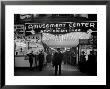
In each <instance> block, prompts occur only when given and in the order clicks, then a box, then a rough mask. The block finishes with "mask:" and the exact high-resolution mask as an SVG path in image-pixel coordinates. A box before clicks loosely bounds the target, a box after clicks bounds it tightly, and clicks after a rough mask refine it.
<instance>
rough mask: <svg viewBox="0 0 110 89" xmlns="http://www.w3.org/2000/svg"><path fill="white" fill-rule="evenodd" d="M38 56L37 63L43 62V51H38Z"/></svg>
mask: <svg viewBox="0 0 110 89" xmlns="http://www.w3.org/2000/svg"><path fill="white" fill-rule="evenodd" d="M38 58H39V64H43V62H44V54H43V53H40V54H39V55H38Z"/></svg>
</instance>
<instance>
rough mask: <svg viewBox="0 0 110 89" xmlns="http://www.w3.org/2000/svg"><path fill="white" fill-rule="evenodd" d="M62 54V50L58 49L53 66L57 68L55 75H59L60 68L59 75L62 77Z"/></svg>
mask: <svg viewBox="0 0 110 89" xmlns="http://www.w3.org/2000/svg"><path fill="white" fill-rule="evenodd" d="M62 58H63V56H62V53H61V52H60V49H59V48H58V49H57V52H56V53H55V54H54V59H53V66H54V67H55V75H57V72H58V67H59V75H61V64H62Z"/></svg>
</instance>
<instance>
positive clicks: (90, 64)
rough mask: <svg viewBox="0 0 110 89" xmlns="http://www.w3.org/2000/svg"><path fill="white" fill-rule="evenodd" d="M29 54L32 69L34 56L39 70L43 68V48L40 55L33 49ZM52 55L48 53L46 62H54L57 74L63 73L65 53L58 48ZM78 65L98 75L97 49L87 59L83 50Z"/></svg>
mask: <svg viewBox="0 0 110 89" xmlns="http://www.w3.org/2000/svg"><path fill="white" fill-rule="evenodd" d="M27 56H28V57H29V63H30V67H29V68H30V70H33V67H32V65H33V58H35V64H36V68H37V69H38V70H39V71H42V70H43V67H44V61H45V55H44V52H43V50H41V51H40V53H39V54H38V55H35V54H33V51H31V53H29V54H27ZM51 56H52V55H51V54H47V56H46V64H47V63H49V62H50V63H52V66H53V67H54V69H55V75H57V74H59V75H61V64H62V61H64V60H63V58H64V55H63V53H61V51H60V48H57V50H56V52H55V53H54V55H53V57H51ZM64 64H65V63H64ZM78 66H79V70H80V71H81V72H84V73H88V74H92V75H97V56H96V54H95V51H93V50H92V51H90V54H89V55H88V60H86V57H85V52H84V51H82V55H81V56H80V60H79V62H78ZM58 71H59V72H58Z"/></svg>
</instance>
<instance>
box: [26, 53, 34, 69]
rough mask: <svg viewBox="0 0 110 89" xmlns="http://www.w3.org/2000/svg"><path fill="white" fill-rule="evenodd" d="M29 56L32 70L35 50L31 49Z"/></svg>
mask: <svg viewBox="0 0 110 89" xmlns="http://www.w3.org/2000/svg"><path fill="white" fill-rule="evenodd" d="M27 56H28V57H29V63H30V70H32V64H33V57H34V54H33V51H31V53H29V54H27Z"/></svg>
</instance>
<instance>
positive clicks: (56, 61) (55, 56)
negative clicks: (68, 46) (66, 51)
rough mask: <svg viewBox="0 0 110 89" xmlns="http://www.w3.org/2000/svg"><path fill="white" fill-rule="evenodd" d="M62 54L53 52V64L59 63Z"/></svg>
mask: <svg viewBox="0 0 110 89" xmlns="http://www.w3.org/2000/svg"><path fill="white" fill-rule="evenodd" d="M62 58H63V55H62V53H55V54H54V59H53V65H61V63H62Z"/></svg>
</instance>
